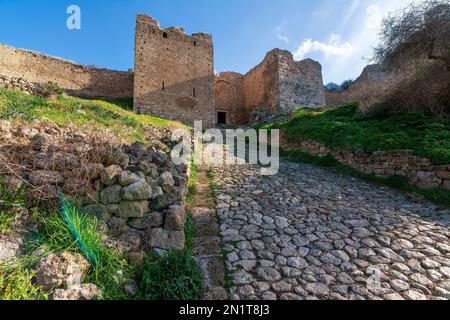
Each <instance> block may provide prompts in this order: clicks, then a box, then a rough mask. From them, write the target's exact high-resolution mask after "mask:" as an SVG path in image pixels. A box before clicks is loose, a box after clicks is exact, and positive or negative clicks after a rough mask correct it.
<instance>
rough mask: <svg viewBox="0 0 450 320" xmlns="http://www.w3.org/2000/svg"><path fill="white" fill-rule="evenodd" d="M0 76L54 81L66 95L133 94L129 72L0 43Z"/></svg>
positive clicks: (35, 80)
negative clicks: (88, 65) (93, 65)
mask: <svg viewBox="0 0 450 320" xmlns="http://www.w3.org/2000/svg"><path fill="white" fill-rule="evenodd" d="M0 75H2V76H6V77H8V78H22V79H24V80H26V81H28V82H32V83H47V82H49V81H51V82H53V83H56V84H57V85H58V86H59V87H61V88H62V89H64V90H65V91H67V92H68V93H70V94H74V95H78V96H91V97H95V96H105V97H114V98H125V97H132V96H133V73H132V72H122V71H114V70H108V69H99V68H90V67H86V66H83V65H80V64H76V63H73V62H70V61H67V60H63V59H60V58H55V57H51V56H48V55H45V54H42V53H38V52H34V51H28V50H21V49H16V48H13V47H9V46H6V45H1V44H0Z"/></svg>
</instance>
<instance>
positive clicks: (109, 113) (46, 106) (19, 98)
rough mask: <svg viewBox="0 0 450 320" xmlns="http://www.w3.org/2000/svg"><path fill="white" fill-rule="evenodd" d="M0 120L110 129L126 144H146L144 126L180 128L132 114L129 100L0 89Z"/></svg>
mask: <svg viewBox="0 0 450 320" xmlns="http://www.w3.org/2000/svg"><path fill="white" fill-rule="evenodd" d="M0 119H8V120H17V121H19V120H22V121H26V122H29V121H32V120H34V119H47V120H50V121H52V122H54V123H56V124H57V125H60V126H66V125H69V124H70V125H75V126H76V127H79V128H81V129H90V130H97V131H98V130H100V131H101V130H110V131H112V132H113V133H115V134H117V135H119V136H121V137H123V138H125V139H126V140H127V141H130V142H132V141H142V142H145V141H146V138H145V133H144V128H145V126H146V125H155V126H158V127H168V126H183V125H181V124H180V123H178V122H175V121H170V120H166V119H162V118H158V117H154V116H150V115H139V114H136V113H134V112H132V109H131V110H130V100H129V99H119V100H117V99H109V100H108V101H105V100H95V99H83V98H76V97H71V96H65V95H60V96H58V97H57V98H56V99H47V98H43V97H37V96H33V95H27V94H25V93H22V92H20V91H16V90H10V89H5V88H0Z"/></svg>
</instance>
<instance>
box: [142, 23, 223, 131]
mask: <svg viewBox="0 0 450 320" xmlns="http://www.w3.org/2000/svg"><path fill="white" fill-rule="evenodd" d="M214 105H215V102H214V48H213V43H212V36H211V35H209V34H205V33H193V34H192V35H187V34H185V32H184V30H183V29H182V28H175V27H171V28H166V29H164V28H161V27H160V26H159V23H158V21H156V20H155V19H153V18H152V17H150V16H147V15H138V17H137V22H136V43H135V74H134V110H135V111H136V112H138V113H144V114H152V115H155V116H159V117H163V118H168V119H172V120H177V121H181V122H183V123H187V124H192V123H193V122H194V121H196V120H203V126H204V127H212V126H214V125H215V108H214Z"/></svg>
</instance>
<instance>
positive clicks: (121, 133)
mask: <svg viewBox="0 0 450 320" xmlns="http://www.w3.org/2000/svg"><path fill="white" fill-rule="evenodd" d="M54 91H55V92H53V93H52V94H50V95H46V96H37V95H31V94H27V93H24V92H20V91H15V90H11V89H3V88H0V300H30V299H31V300H40V299H53V300H91V299H115V300H116V299H163V298H165V299H198V298H200V297H201V295H202V294H203V288H204V286H203V285H204V282H203V281H204V280H203V274H202V271H201V270H200V268H199V266H198V265H197V263H196V262H195V260H194V259H193V258H192V247H191V245H189V244H190V243H192V236H193V232H192V229H193V228H192V225H191V223H192V222H191V220H190V219H188V218H186V216H187V215H188V213H187V212H186V209H185V206H184V202H185V198H186V197H187V195H188V192H189V190H188V182H189V179H190V169H189V166H187V165H176V164H175V163H173V162H172V160H171V158H170V155H169V154H168V152H169V151H170V150H171V149H172V147H173V144H174V143H176V142H172V141H171V132H172V129H173V128H180V127H183V128H187V127H186V126H184V125H182V124H180V123H177V122H174V121H169V120H165V119H161V118H157V117H152V116H148V115H138V114H135V113H134V112H132V111H131V110H130V109H131V101H127V100H122V101H117V100H116V101H109V102H108V101H105V100H93V99H82V98H76V97H71V96H67V95H64V94H62V93H61V92H59V93H58V91H59V90H57V88H56V89H55V90H54ZM155 252H158V254H155ZM187 277H188V278H189V281H186V279H187ZM77 281H78V282H77Z"/></svg>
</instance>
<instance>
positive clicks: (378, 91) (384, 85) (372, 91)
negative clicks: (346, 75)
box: [325, 64, 397, 111]
mask: <svg viewBox="0 0 450 320" xmlns="http://www.w3.org/2000/svg"><path fill="white" fill-rule="evenodd" d="M396 81H397V80H396V77H395V76H394V74H392V73H389V72H386V71H384V70H383V69H382V68H381V67H380V66H379V65H377V64H374V65H368V66H366V67H365V68H364V70H363V71H362V72H361V75H360V76H359V77H358V78H357V79H356V80H355V81H354V82H353V84H352V85H350V87H349V88H348V89H347V90H345V91H343V92H329V91H326V93H325V95H326V105H327V106H338V105H341V104H343V103H346V102H347V101H350V100H353V101H358V102H359V103H360V105H363V106H365V105H370V104H371V103H373V102H375V101H377V100H380V98H381V97H382V96H383V95H386V94H387V93H388V92H389V90H390V89H392V88H393V85H394V84H395V82H396ZM361 111H364V108H361Z"/></svg>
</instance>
